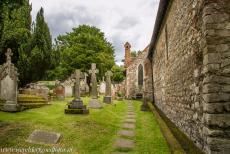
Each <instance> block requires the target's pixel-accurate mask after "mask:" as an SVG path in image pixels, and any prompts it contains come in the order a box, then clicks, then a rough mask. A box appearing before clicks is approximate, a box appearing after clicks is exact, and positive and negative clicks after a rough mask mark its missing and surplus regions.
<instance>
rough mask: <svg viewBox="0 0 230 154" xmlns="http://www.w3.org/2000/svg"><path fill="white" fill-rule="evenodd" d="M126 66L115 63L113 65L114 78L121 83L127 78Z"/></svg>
mask: <svg viewBox="0 0 230 154" xmlns="http://www.w3.org/2000/svg"><path fill="white" fill-rule="evenodd" d="M124 71H125V69H124V67H123V66H117V65H114V66H113V67H112V72H113V76H112V79H113V81H114V82H117V83H120V82H122V81H123V80H124V79H125V75H124Z"/></svg>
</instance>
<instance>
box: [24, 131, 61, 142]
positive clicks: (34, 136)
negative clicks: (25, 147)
mask: <svg viewBox="0 0 230 154" xmlns="http://www.w3.org/2000/svg"><path fill="white" fill-rule="evenodd" d="M60 137H61V134H59V133H53V132H47V131H43V130H35V131H33V132H32V133H31V134H30V136H29V138H28V139H27V140H26V141H27V142H29V143H34V144H56V143H57V142H58V141H59V139H60Z"/></svg>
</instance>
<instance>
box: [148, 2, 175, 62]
mask: <svg viewBox="0 0 230 154" xmlns="http://www.w3.org/2000/svg"><path fill="white" fill-rule="evenodd" d="M170 1H171V0H160V3H159V6H158V12H157V17H156V21H155V26H154V29H153V35H152V39H151V42H150V46H149V54H148V57H149V58H150V57H152V56H153V53H154V51H153V49H154V48H155V45H156V42H157V38H158V35H159V32H160V29H161V25H162V23H163V21H164V18H165V15H166V12H167V9H168V6H169V3H170Z"/></svg>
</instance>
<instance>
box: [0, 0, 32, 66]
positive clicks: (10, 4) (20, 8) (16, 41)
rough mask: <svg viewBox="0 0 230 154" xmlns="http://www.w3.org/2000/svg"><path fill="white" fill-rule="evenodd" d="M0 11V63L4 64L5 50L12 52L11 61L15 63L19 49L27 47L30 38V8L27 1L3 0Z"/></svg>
mask: <svg viewBox="0 0 230 154" xmlns="http://www.w3.org/2000/svg"><path fill="white" fill-rule="evenodd" d="M0 9H1V10H2V11H1V13H0V16H1V17H0V25H1V28H0V63H3V62H5V51H6V49H7V48H11V49H12V50H13V52H14V56H13V59H12V60H13V62H14V63H17V61H18V57H19V49H20V48H22V47H27V45H26V44H27V42H28V40H29V38H30V24H31V16H30V11H31V6H30V5H29V1H28V0H19V1H16V0H13V1H9V0H4V1H3V2H2V1H1V3H0Z"/></svg>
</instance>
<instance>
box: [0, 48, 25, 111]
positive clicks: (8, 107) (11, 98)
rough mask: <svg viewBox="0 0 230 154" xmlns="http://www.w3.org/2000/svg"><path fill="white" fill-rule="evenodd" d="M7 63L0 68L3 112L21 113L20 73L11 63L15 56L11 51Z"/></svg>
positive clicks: (0, 95) (8, 50) (8, 53)
mask: <svg viewBox="0 0 230 154" xmlns="http://www.w3.org/2000/svg"><path fill="white" fill-rule="evenodd" d="M5 55H6V63H4V64H3V65H1V66H0V99H1V110H3V111H6V112H17V111H21V106H20V105H19V104H18V102H17V95H18V72H17V68H16V67H15V66H14V64H12V63H11V56H12V55H13V53H12V51H11V49H7V52H6V54H5Z"/></svg>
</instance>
